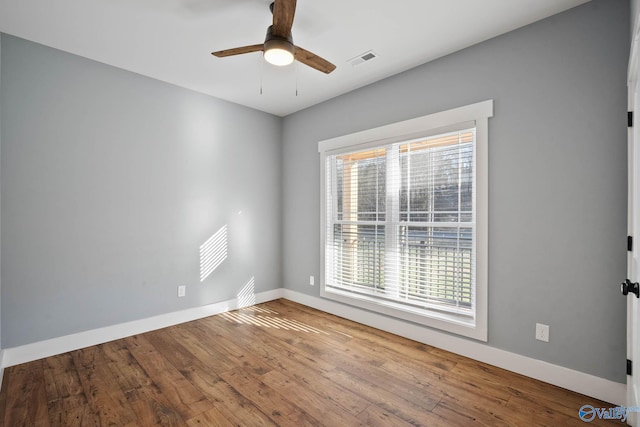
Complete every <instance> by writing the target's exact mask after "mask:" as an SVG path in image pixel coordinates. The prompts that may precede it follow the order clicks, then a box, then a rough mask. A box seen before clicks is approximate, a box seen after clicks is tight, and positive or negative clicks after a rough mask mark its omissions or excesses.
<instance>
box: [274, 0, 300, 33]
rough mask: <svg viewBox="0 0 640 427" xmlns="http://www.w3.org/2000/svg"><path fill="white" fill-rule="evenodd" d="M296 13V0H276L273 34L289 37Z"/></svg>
mask: <svg viewBox="0 0 640 427" xmlns="http://www.w3.org/2000/svg"><path fill="white" fill-rule="evenodd" d="M295 13H296V0H275V1H274V6H273V35H275V36H279V37H282V38H285V39H286V38H288V37H289V35H290V34H291V27H293V17H294V15H295Z"/></svg>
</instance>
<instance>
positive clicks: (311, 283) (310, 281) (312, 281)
mask: <svg viewBox="0 0 640 427" xmlns="http://www.w3.org/2000/svg"><path fill="white" fill-rule="evenodd" d="M315 284H316V279H315V277H313V276H309V285H311V286H313V285H315Z"/></svg>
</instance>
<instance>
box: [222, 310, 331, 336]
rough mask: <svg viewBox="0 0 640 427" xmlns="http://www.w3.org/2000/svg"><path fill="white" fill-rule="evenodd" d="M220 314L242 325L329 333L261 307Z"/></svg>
mask: <svg viewBox="0 0 640 427" xmlns="http://www.w3.org/2000/svg"><path fill="white" fill-rule="evenodd" d="M262 313H264V314H262ZM220 316H222V317H223V318H224V319H226V320H228V321H229V322H232V323H239V324H242V325H253V326H259V327H263V328H275V329H282V330H287V331H298V332H307V333H313V334H325V335H329V334H328V333H327V332H325V331H322V330H320V329H317V328H314V327H313V326H309V325H307V324H305V323H302V322H299V321H297V320H292V319H287V318H285V317H280V316H279V313H277V312H275V311H273V310H268V309H263V308H260V307H247V308H243V309H242V310H238V311H229V312H226V313H221V314H220Z"/></svg>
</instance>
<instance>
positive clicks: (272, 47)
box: [264, 39, 295, 67]
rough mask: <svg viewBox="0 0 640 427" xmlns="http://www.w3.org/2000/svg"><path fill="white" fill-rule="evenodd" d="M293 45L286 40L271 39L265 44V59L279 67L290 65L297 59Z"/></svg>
mask: <svg viewBox="0 0 640 427" xmlns="http://www.w3.org/2000/svg"><path fill="white" fill-rule="evenodd" d="M294 49H295V48H294V47H293V44H291V43H289V42H288V41H286V40H281V39H271V40H267V41H266V42H265V44H264V59H265V60H266V61H267V62H268V63H270V64H273V65H277V66H279V67H282V66H285V65H289V64H291V63H292V62H293V60H294V59H295V57H294V51H295V50H294Z"/></svg>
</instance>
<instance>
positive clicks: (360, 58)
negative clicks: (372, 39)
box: [347, 50, 378, 67]
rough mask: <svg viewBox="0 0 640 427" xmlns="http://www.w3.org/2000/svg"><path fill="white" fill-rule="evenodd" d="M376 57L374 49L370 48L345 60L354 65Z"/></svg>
mask: <svg viewBox="0 0 640 427" xmlns="http://www.w3.org/2000/svg"><path fill="white" fill-rule="evenodd" d="M377 57H378V55H377V54H376V53H375V52H374V51H372V50H370V51H368V52H365V53H362V54H360V55H358V56H356V57H355V58H351V59H350V60H348V61H347V62H348V63H349V64H351V65H353V66H354V67H355V66H356V65H360V64H364V63H365V62H368V61H371V60H372V59H374V58H377Z"/></svg>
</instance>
